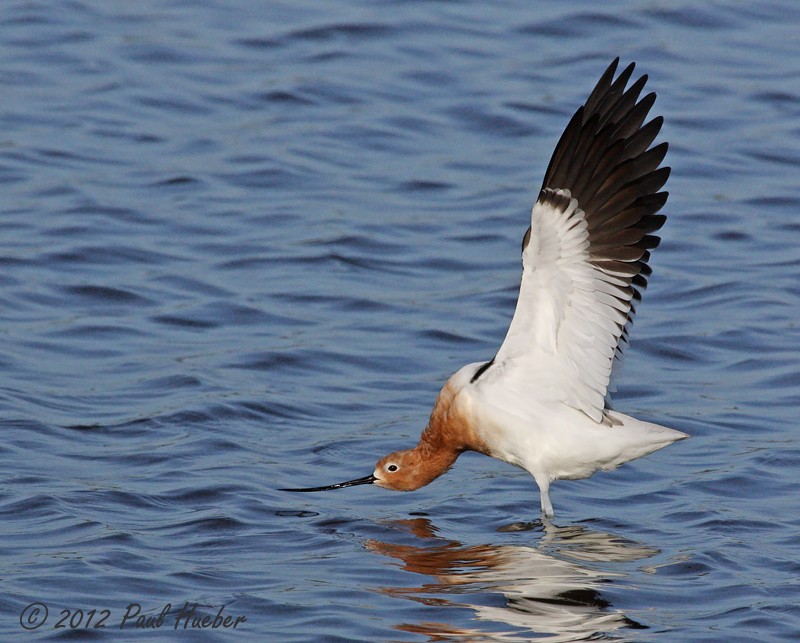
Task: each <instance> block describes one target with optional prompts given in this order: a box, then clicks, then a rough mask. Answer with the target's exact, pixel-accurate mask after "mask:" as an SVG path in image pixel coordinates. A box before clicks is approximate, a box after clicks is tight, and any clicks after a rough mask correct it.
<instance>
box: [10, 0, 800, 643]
mask: <svg viewBox="0 0 800 643" xmlns="http://www.w3.org/2000/svg"><path fill="white" fill-rule="evenodd" d="M798 33H800V9H799V8H798V6H797V4H796V3H793V2H788V0H787V1H786V2H754V3H739V2H728V1H721V2H714V3H705V4H702V3H701V4H698V3H695V2H673V3H658V2H644V3H642V2H625V1H622V0H615V1H612V2H607V3H602V4H600V3H595V2H589V1H585V2H561V3H544V2H541V3H539V2H523V1H521V0H520V1H518V2H515V1H511V0H509V1H504V2H478V1H474V2H421V1H404V2H401V1H396V2H389V1H374V2H369V1H368V2H360V1H355V0H352V1H346V0H338V1H332V2H325V3H321V2H313V1H311V0H305V1H301V0H285V1H283V2H281V1H277V0H270V1H269V2H264V3H254V2H244V1H241V0H240V1H237V0H224V1H223V0H200V1H192V2H183V1H178V0H176V1H166V0H162V1H156V0H151V1H145V2H136V3H133V2H131V3H121V2H118V3H115V2H100V1H99V0H95V1H85V2H80V1H75V2H63V3H48V2H35V1H26V2H19V1H9V2H4V3H3V4H2V8H0V85H2V97H3V98H2V102H0V125H2V133H0V204H1V206H2V207H1V208H0V297H2V306H1V307H0V315H1V316H2V324H1V325H0V330H2V334H3V341H2V344H0V425H1V426H2V442H0V467H1V468H2V472H3V477H2V479H3V482H2V485H1V486H0V525H2V526H1V527H0V543H2V547H0V550H1V553H0V578H2V590H0V638H3V639H4V640H19V639H20V638H21V637H22V635H23V634H25V632H24V631H23V626H24V627H26V628H33V627H34V626H38V629H36V631H35V633H34V634H27V635H26V636H27V637H28V638H31V636H33V637H34V638H35V637H36V636H37V635H38V636H41V637H53V636H58V635H59V634H60V635H68V634H69V633H70V619H71V622H72V627H74V628H76V629H78V630H79V631H78V632H73V634H76V636H75V638H78V639H83V638H88V637H90V636H91V637H92V638H106V637H107V638H115V639H121V638H125V637H126V636H127V637H128V638H131V639H135V640H142V636H144V637H145V638H155V637H166V636H168V635H171V636H174V637H175V638H183V639H187V640H188V639H194V638H200V637H201V636H202V637H203V638H204V640H205V639H209V640H214V639H217V640H223V639H224V640H237V639H241V640H250V639H256V638H258V637H259V636H263V635H269V637H270V640H276V641H311V640H322V639H324V640H369V641H388V640H393V641H442V640H458V641H494V640H497V641H524V640H529V639H532V638H536V637H542V639H543V640H552V641H573V640H586V639H592V640H595V639H603V638H616V639H620V640H635V641H650V640H665V641H677V640H693V641H699V640H707V641H723V640H736V641H766V640H772V641H785V640H790V639H793V638H796V637H798V636H800V580H799V579H800V562H798V561H799V560H800V545H798V532H799V531H800V515H799V514H798V496H799V492H800V489H798V485H797V483H796V479H797V472H798V470H800V438H799V437H798V436H799V435H800V428H799V427H798V416H797V408H798V405H800V349H799V348H798V347H799V346H800V330H799V327H798V317H799V316H800V315H799V313H800V286H799V285H798V284H800V172H798V168H799V167H800V39H798V36H797V34H798ZM616 55H620V56H621V57H622V60H623V62H627V61H630V60H635V61H636V62H637V64H638V69H639V70H641V72H642V73H647V74H649V75H650V80H649V85H648V86H649V87H650V88H651V89H653V90H655V91H657V92H658V94H659V99H658V102H657V104H656V108H655V113H661V114H663V115H664V116H665V118H666V124H665V127H664V130H663V134H662V138H663V139H664V140H669V141H670V143H671V148H670V154H669V156H668V162H669V164H670V165H671V166H672V167H673V174H672V177H671V179H670V182H669V184H668V187H669V189H670V192H671V197H670V201H669V203H668V205H667V208H666V212H667V214H668V215H669V220H668V222H667V225H666V226H665V228H664V230H663V234H662V237H663V241H662V245H661V247H660V248H659V249H658V250H657V251H656V252H655V253H654V257H653V261H652V265H653V267H654V275H653V278H652V280H651V285H650V288H649V290H648V292H647V293H646V296H645V302H644V304H643V305H642V307H641V309H640V311H639V314H638V316H637V323H636V327H635V329H634V333H633V344H632V346H631V348H630V349H629V351H628V352H627V357H626V363H625V369H624V371H623V372H622V374H621V378H620V380H619V382H618V385H619V391H618V393H617V395H616V397H615V401H616V407H617V408H618V409H620V410H622V411H624V412H628V413H631V414H634V415H637V416H639V417H642V418H646V419H650V420H653V421H656V422H659V423H662V424H666V425H669V426H673V427H675V428H678V429H681V430H683V431H686V432H688V433H690V434H692V436H693V437H692V439H691V440H687V441H684V442H681V443H678V444H676V445H673V446H672V447H670V448H669V449H665V450H663V451H660V452H658V453H655V454H653V455H652V456H650V457H648V458H644V459H642V460H638V461H635V462H633V463H630V464H628V465H626V466H624V467H622V468H621V469H619V470H618V471H615V472H613V473H601V474H598V475H596V476H595V477H593V478H591V479H588V480H583V481H575V482H569V481H565V482H561V483H557V484H556V485H555V486H554V488H553V501H554V504H555V507H556V512H557V517H556V519H555V521H554V524H547V525H543V524H542V523H541V522H540V520H539V510H538V491H537V489H536V486H535V484H534V483H533V481H532V480H531V479H530V477H529V476H528V475H527V474H525V473H524V472H522V471H519V470H516V469H514V468H512V467H509V466H507V465H504V464H502V463H500V462H495V461H493V460H491V459H489V458H486V457H483V456H479V455H475V454H471V455H470V454H468V455H465V456H464V457H462V458H461V459H460V460H459V462H458V463H457V465H456V466H455V467H454V469H453V471H451V472H450V473H449V474H448V475H447V476H444V477H443V478H441V479H439V480H437V481H436V482H435V483H433V484H432V485H430V486H428V487H426V488H424V489H422V490H420V491H418V492H416V493H413V494H393V493H391V492H388V491H383V490H380V489H377V488H366V487H358V488H353V489H347V490H342V491H339V492H337V493H333V492H331V493H328V494H319V495H307V496H298V495H292V494H287V493H283V492H280V491H277V489H278V488H280V487H285V486H311V485H316V484H324V483H330V482H335V481H339V480H347V479H350V478H355V477H360V476H364V475H367V474H368V473H370V472H371V471H372V467H373V464H374V462H375V460H376V459H377V458H378V457H379V456H381V455H383V454H384V453H387V452H389V451H392V450H395V449H397V448H401V447H405V446H410V445H411V444H412V443H413V442H414V441H415V440H416V438H417V436H418V433H419V431H420V429H421V428H422V427H423V426H424V423H425V420H426V418H427V415H428V413H429V412H430V406H431V403H432V401H433V398H434V396H435V395H436V393H437V391H438V389H439V387H440V385H441V384H442V382H443V381H444V380H445V379H446V378H447V377H448V376H449V375H450V374H451V373H452V372H454V371H455V370H457V369H458V368H459V367H460V366H461V365H463V364H465V363H467V362H474V361H479V360H485V359H488V358H490V357H491V356H492V355H493V354H494V352H495V350H496V349H497V347H498V346H499V344H500V342H501V340H502V338H503V336H504V334H505V330H506V328H507V325H508V322H509V320H510V317H511V314H512V311H513V307H514V303H515V299H516V290H517V286H518V280H519V242H520V238H521V235H522V233H523V232H524V230H525V227H526V225H527V223H526V219H527V217H528V214H529V210H530V207H531V204H532V203H533V200H534V197H535V195H536V192H537V188H538V186H539V185H540V182H541V177H542V174H543V172H544V169H545V167H546V164H547V161H548V160H549V155H550V152H551V150H552V148H553V145H554V144H555V142H556V140H557V138H558V136H559V134H560V132H561V129H562V128H563V127H564V125H565V124H566V122H567V120H568V118H569V116H570V115H571V114H572V112H573V111H574V110H575V108H576V107H577V106H578V105H579V104H580V103H581V102H582V101H583V100H584V98H585V97H586V95H587V92H588V91H589V90H590V89H591V87H592V86H593V84H594V82H595V81H596V79H597V77H598V75H599V74H600V73H601V72H602V70H603V69H604V68H605V67H606V66H607V64H608V63H609V62H610V60H611V59H612V58H613V57H614V56H616ZM32 603H41V605H39V606H38V607H36V606H35V607H33V608H29V607H28V606H29V605H30V604H32ZM132 603H136V604H138V605H139V606H140V607H141V613H140V615H141V616H146V617H148V618H149V619H150V621H149V625H150V626H151V627H150V629H149V632H150V634H149V637H148V635H147V634H142V633H139V632H135V631H134V629H133V627H134V626H135V625H136V621H135V619H134V620H129V621H127V623H126V625H125V629H124V630H123V632H120V631H119V626H120V623H121V622H122V619H123V615H124V614H125V612H126V609H127V608H128V606H129V605H131V604H132ZM195 603H196V604H197V607H196V611H195V615H201V616H202V615H210V616H209V621H207V623H209V624H210V626H209V628H208V629H205V630H203V631H202V632H200V630H199V629H197V628H193V627H192V624H193V623H194V624H197V625H200V624H202V623H201V621H197V622H194V621H192V620H191V619H187V620H184V621H180V622H179V628H178V630H175V622H176V619H179V618H180V610H181V608H182V607H183V606H184V605H188V607H187V608H186V609H191V607H192V606H194V604H195ZM45 605H46V606H47V609H48V617H47V619H46V620H44V619H43V616H44V606H45ZM221 608H222V609H223V611H222V614H221V617H219V622H218V626H217V627H216V628H213V627H211V625H213V624H214V621H213V617H215V616H217V615H218V614H220V609H221ZM37 609H38V611H36V610H37ZM93 609H94V610H96V612H95V613H94V614H93V616H92V618H93V619H94V620H93V622H92V623H91V624H90V628H89V629H88V630H87V629H86V626H87V623H89V611H90V610H93ZM135 609H136V608H135V606H134V607H133V608H132V611H135ZM63 610H69V612H66V615H67V616H68V618H67V619H66V621H64V620H63V619H64V614H65V612H64V611H63ZM79 610H81V611H80V613H79ZM103 610H106V611H107V617H106V619H105V621H104V622H103V625H104V626H105V627H101V628H95V627H94V626H95V625H96V624H97V622H98V620H99V619H100V617H101V614H102V613H103ZM162 613H163V619H162V621H161V622H160V623H159V622H158V617H159V615H162ZM225 616H231V617H232V618H231V620H230V621H228V625H227V626H224V625H223V624H222V623H221V622H222V621H223V620H224V617H225ZM237 616H242V617H245V618H246V620H244V621H242V620H240V621H239V623H238V625H237V627H236V629H235V632H234V630H233V625H232V623H233V619H235V618H236V617H237ZM59 620H62V625H66V627H62V628H57V627H56V626H57V624H58V621H59ZM139 622H140V624H142V625H144V624H146V623H147V621H145V620H144V619H142V620H141V621H139ZM184 624H188V626H187V627H186V630H185V631H184V629H183V625H184ZM192 632H194V635H193V634H192ZM537 640H538V639H537Z"/></svg>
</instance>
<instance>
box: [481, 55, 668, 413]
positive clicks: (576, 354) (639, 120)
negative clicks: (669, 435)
mask: <svg viewBox="0 0 800 643" xmlns="http://www.w3.org/2000/svg"><path fill="white" fill-rule="evenodd" d="M618 64H619V59H616V60H614V62H612V63H611V65H609V67H608V69H606V71H605V72H604V73H603V75H602V76H601V77H600V80H599V81H598V82H597V85H596V86H595V88H594V89H593V90H592V92H591V93H590V95H589V98H588V99H587V100H586V103H585V104H584V105H583V106H582V107H580V108H579V109H578V110H577V111H576V112H575V115H574V116H573V117H572V119H571V120H570V121H569V123H568V125H567V127H566V129H565V130H564V133H563V134H562V135H561V138H560V139H559V141H558V144H557V145H556V149H555V151H554V152H553V156H552V158H551V159H550V163H549V165H548V167H547V171H546V172H545V177H544V182H543V184H542V189H541V191H540V193H539V198H538V200H537V202H536V204H535V205H534V207H533V211H532V213H531V225H530V228H528V231H527V232H526V234H525V236H524V238H523V243H522V265H523V270H522V282H521V285H520V294H519V299H518V301H517V307H516V310H515V312H514V318H513V319H512V321H511V325H510V326H509V329H508V333H507V334H506V338H505V340H504V342H503V344H502V346H501V347H500V350H499V351H498V352H497V355H496V356H495V358H494V360H492V362H489V363H488V364H485V365H483V367H481V371H480V374H477V373H476V376H475V377H474V378H473V382H474V384H475V385H476V386H477V387H479V388H480V389H482V390H484V391H485V392H487V393H490V392H491V394H492V395H498V396H500V397H504V398H506V399H508V397H509V396H511V398H513V406H514V408H516V409H517V411H518V412H519V413H522V414H524V413H525V410H526V408H527V406H530V405H532V404H534V403H539V402H541V401H542V400H554V401H560V402H563V403H566V404H568V405H570V406H573V407H574V408H576V409H579V410H581V411H583V412H584V413H586V415H588V416H589V417H591V418H593V419H594V420H596V421H598V422H600V421H602V420H603V417H604V411H605V409H606V408H607V396H608V392H609V390H610V385H611V377H612V374H613V371H614V370H615V369H616V367H617V366H618V364H619V362H620V360H621V358H622V351H623V349H624V348H625V346H626V345H627V343H628V334H629V331H630V326H631V323H632V320H633V316H634V313H635V305H636V303H637V302H638V301H639V300H640V299H641V291H642V290H643V289H644V288H645V286H646V285H647V278H648V277H649V275H650V272H651V271H650V268H649V266H648V265H647V262H648V261H649V258H650V250H651V249H652V248H654V247H656V246H657V245H658V241H659V238H658V237H657V236H654V235H653V233H654V232H656V231H657V230H659V229H660V228H661V226H662V225H663V224H664V221H665V217H664V216H663V215H659V214H657V212H658V211H659V210H660V209H661V207H662V206H663V205H664V204H665V203H666V200H667V192H663V191H660V190H661V188H662V187H663V186H664V184H665V183H666V181H667V179H668V178H669V173H670V169H669V168H668V167H661V163H662V162H663V160H664V157H665V155H666V153H667V147H668V146H667V143H661V144H658V145H655V146H653V141H654V140H655V138H656V136H657V135H658V133H659V131H660V129H661V126H662V124H663V118H661V117H660V116H658V117H656V118H653V119H652V120H650V121H649V122H647V123H645V120H646V119H647V115H648V113H649V111H650V109H651V107H652V106H653V104H654V102H655V98H656V95H655V94H654V93H649V94H647V95H645V96H644V97H643V98H640V96H641V94H642V91H643V90H644V86H645V84H646V83H647V76H642V77H641V78H639V79H638V80H635V81H634V82H633V83H632V84H631V85H630V87H628V88H627V89H625V88H626V86H627V85H628V82H629V81H630V79H631V76H632V74H633V70H634V64H633V63H631V64H630V65H628V66H627V67H626V68H625V69H624V70H623V71H622V72H620V74H619V75H616V72H617V66H618ZM615 75H616V78H615ZM478 377H480V379H479V380H478V381H476V380H477V378H478Z"/></svg>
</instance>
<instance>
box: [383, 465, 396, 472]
mask: <svg viewBox="0 0 800 643" xmlns="http://www.w3.org/2000/svg"><path fill="white" fill-rule="evenodd" d="M397 469H399V467H398V466H397V465H396V464H390V465H389V466H387V467H386V470H387V471H391V472H392V473H394V472H395V471H397Z"/></svg>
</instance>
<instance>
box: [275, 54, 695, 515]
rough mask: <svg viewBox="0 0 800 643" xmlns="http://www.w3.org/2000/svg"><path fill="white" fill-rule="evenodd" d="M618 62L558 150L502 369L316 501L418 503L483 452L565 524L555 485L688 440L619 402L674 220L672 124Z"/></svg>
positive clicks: (528, 238)
mask: <svg viewBox="0 0 800 643" xmlns="http://www.w3.org/2000/svg"><path fill="white" fill-rule="evenodd" d="M618 67H619V57H617V58H615V59H614V60H613V61H612V62H611V64H610V65H609V66H608V67H607V69H606V70H605V72H604V73H603V74H602V75H601V76H600V79H599V80H598V81H597V84H596V85H595V87H594V89H593V90H592V91H591V92H590V94H589V97H588V98H587V100H586V102H585V103H584V104H583V105H582V106H581V107H579V108H578V110H577V111H576V112H575V114H574V115H573V116H572V118H571V119H570V121H569V122H568V124H567V126H566V128H565V129H564V132H563V134H562V135H561V137H560V139H559V140H558V143H557V144H556V147H555V150H554V152H553V155H552V157H551V159H550V163H549V165H548V167H547V170H546V172H545V175H544V180H543V182H542V187H541V190H540V191H539V195H538V198H537V200H536V203H535V204H534V206H533V209H532V211H531V220H530V225H529V226H528V229H527V231H526V232H525V234H524V236H523V239H522V277H521V282H520V289H519V296H518V299H517V304H516V309H515V311H514V315H513V317H512V320H511V324H510V326H509V328H508V331H507V333H506V336H505V339H504V340H503V342H502V344H501V346H500V348H499V350H498V351H497V353H496V354H495V356H494V357H493V358H492V359H490V360H489V361H484V362H475V363H472V364H468V365H466V366H464V367H463V368H461V369H460V370H458V371H457V372H456V373H455V374H454V375H452V376H451V377H450V378H449V379H448V380H447V382H446V383H445V384H444V386H443V387H442V389H441V391H440V392H439V394H438V396H437V398H436V401H435V403H434V406H433V411H432V412H431V415H430V419H429V421H428V423H427V426H426V427H425V428H424V430H423V431H422V434H421V436H420V439H419V443H418V444H417V445H416V446H415V447H413V448H411V449H407V450H403V451H396V452H394V453H390V454H389V455H387V456H385V457H383V458H381V459H380V460H379V461H378V463H377V465H376V466H375V469H374V471H373V472H372V473H371V474H370V475H368V476H365V477H363V478H358V479H355V480H350V481H347V482H340V483H338V484H333V485H327V486H323V487H311V488H304V489H285V491H296V492H312V491H327V490H331V489H342V488H345V487H352V486H357V485H365V484H372V485H376V486H378V487H382V488H384V489H391V490H396V491H414V490H416V489H419V488H420V487H423V486H425V485H427V484H429V483H430V482H432V481H433V480H435V479H436V478H438V477H439V476H441V475H442V474H443V473H445V472H446V471H448V470H449V469H450V468H451V467H452V466H453V464H454V463H455V461H456V459H457V458H458V456H459V455H460V454H461V453H464V452H465V451H477V452H479V453H483V454H485V455H488V456H490V457H492V458H496V459H498V460H501V461H503V462H507V463H509V464H511V465H514V466H516V467H519V468H521V469H524V470H525V471H527V472H528V473H530V475H531V476H533V479H534V480H535V482H536V483H537V485H538V487H539V492H540V506H541V513H542V515H543V516H544V517H545V518H552V517H554V515H555V512H554V510H553V504H552V502H551V499H550V485H551V483H553V482H554V481H556V480H560V479H566V480H576V479H581V478H587V477H589V476H591V475H593V474H594V473H595V472H597V471H599V470H612V469H615V468H617V467H618V466H620V465H622V464H624V463H626V462H629V461H630V460H634V459H636V458H640V457H642V456H645V455H647V454H649V453H652V452H653V451H656V450H658V449H661V448H663V447H666V446H668V445H670V444H672V443H673V442H675V441H677V440H681V439H684V438H687V437H689V436H688V435H687V434H686V433H683V432H682V431H678V430H675V429H671V428H667V427H665V426H660V425H658V424H653V423H650V422H645V421H642V420H638V419H635V418H633V417H631V416H628V415H625V414H623V413H619V412H617V411H615V410H613V409H612V407H611V403H610V399H609V394H610V392H611V390H612V377H613V376H614V375H615V374H616V373H617V371H618V368H619V365H620V363H621V360H622V355H623V351H624V349H625V348H626V346H627V345H628V342H629V333H630V329H631V324H632V322H633V318H634V314H635V312H636V307H637V304H638V303H639V301H640V300H641V295H642V291H643V290H644V289H645V287H646V285H647V279H648V277H649V276H650V275H651V272H652V271H651V269H650V267H649V266H648V262H649V260H650V253H651V250H653V249H654V248H655V247H656V246H657V245H658V244H659V242H660V238H659V237H658V236H656V235H655V234H654V233H655V232H657V231H658V230H659V229H660V228H661V227H662V226H663V224H664V222H665V221H666V216H665V215H663V214H659V211H660V210H661V208H662V207H663V206H664V204H665V203H666V201H667V196H668V192H666V191H663V190H662V188H663V187H664V185H665V184H666V181H667V179H668V177H669V174H670V171H671V170H670V168H669V167H666V166H662V162H663V160H664V157H665V156H666V153H667V148H668V143H666V142H662V143H659V144H656V145H654V144H653V143H654V141H655V139H656V137H657V136H658V134H659V132H660V130H661V127H662V125H663V122H664V119H663V117H662V116H656V117H654V118H652V119H651V120H649V121H647V122H645V120H646V119H647V117H648V114H649V112H650V109H651V108H652V106H653V104H654V102H655V99H656V94H655V93H654V92H651V93H648V94H646V95H645V96H644V97H641V98H640V96H641V94H642V91H643V89H644V86H645V83H646V82H647V80H648V77H647V75H642V76H641V77H639V78H638V79H637V80H635V81H634V82H632V83H631V84H630V86H628V83H629V81H630V79H631V77H632V75H633V71H634V67H635V63H633V62H632V63H630V64H629V65H628V66H627V67H625V68H624V69H623V70H622V71H621V72H620V73H619V74H618V75H617V70H618Z"/></svg>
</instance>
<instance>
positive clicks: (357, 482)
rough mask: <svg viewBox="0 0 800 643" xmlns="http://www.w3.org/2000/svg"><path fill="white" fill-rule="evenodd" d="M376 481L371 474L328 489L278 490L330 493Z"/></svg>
mask: <svg viewBox="0 0 800 643" xmlns="http://www.w3.org/2000/svg"><path fill="white" fill-rule="evenodd" d="M376 480H377V478H376V477H375V476H373V475H371V474H370V475H368V476H366V477H365V478H359V479H358V480H350V481H348V482H340V483H338V484H332V485H328V486H327V487H309V488H308V489H278V491H300V492H303V493H305V492H307V491H330V490H331V489H344V488H345V487H355V486H356V485H360V484H372V483H373V482H375V481H376Z"/></svg>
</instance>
